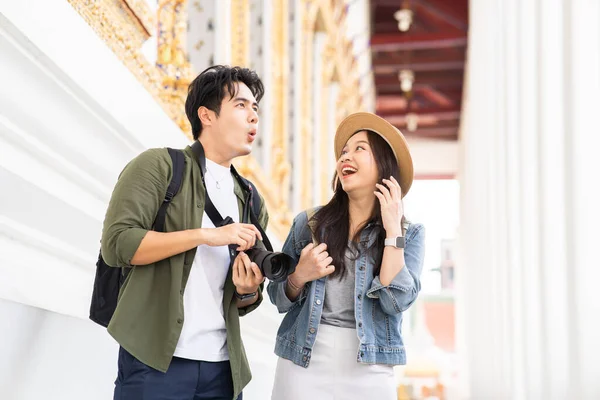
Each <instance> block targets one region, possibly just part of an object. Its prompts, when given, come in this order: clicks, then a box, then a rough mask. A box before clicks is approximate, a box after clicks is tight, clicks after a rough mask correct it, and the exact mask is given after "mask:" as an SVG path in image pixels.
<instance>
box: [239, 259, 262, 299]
mask: <svg viewBox="0 0 600 400" xmlns="http://www.w3.org/2000/svg"><path fill="white" fill-rule="evenodd" d="M232 278H233V284H234V285H235V288H236V291H237V292H238V293H239V294H250V293H254V292H256V291H257V290H258V287H259V285H260V284H261V283H263V282H264V281H265V277H264V276H263V275H262V274H261V273H260V269H259V268H258V265H256V263H253V262H251V261H250V257H248V255H247V254H246V253H244V252H240V253H239V254H238V255H237V257H236V258H235V260H234V261H233V271H232Z"/></svg>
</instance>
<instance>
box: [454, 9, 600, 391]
mask: <svg viewBox="0 0 600 400" xmlns="http://www.w3.org/2000/svg"><path fill="white" fill-rule="evenodd" d="M469 12H470V15H471V21H470V27H469V55H468V70H467V75H466V82H465V83H466V86H465V110H464V111H465V112H464V114H463V121H462V127H461V144H462V151H463V165H462V169H461V173H460V178H461V185H462V192H461V203H462V204H461V216H462V224H461V225H462V226H461V235H460V238H461V263H460V264H459V268H458V269H457V280H458V282H457V290H458V300H457V307H458V310H457V313H458V321H459V322H460V325H459V328H458V332H457V334H458V344H457V347H458V349H459V352H460V353H461V356H462V361H463V362H462V363H461V366H462V367H463V368H462V374H463V375H462V376H463V379H464V383H465V388H466V389H467V390H466V391H465V393H464V398H472V399H479V398H486V399H496V398H497V399H506V398H510V399H527V400H529V399H565V398H573V399H575V398H576V399H584V400H585V399H595V398H600V380H598V379H597V373H594V371H596V372H597V370H598V367H597V359H598V355H600V351H599V350H600V349H599V347H600V345H599V344H598V340H597V338H598V337H600V333H599V328H598V325H599V324H598V323H597V322H596V321H597V320H598V318H597V316H598V315H599V309H598V303H599V302H598V296H597V294H596V292H597V289H595V287H596V284H597V282H599V281H600V279H599V277H600V272H599V267H598V261H597V260H598V255H597V254H595V252H594V251H593V250H594V249H595V247H592V246H594V245H595V246H596V247H597V243H596V242H597V241H598V238H600V235H599V234H598V226H600V212H599V211H598V204H600V201H599V199H598V197H599V195H597V194H593V193H598V190H596V189H595V188H593V187H591V186H592V185H594V184H595V183H594V182H597V181H598V177H597V174H598V173H599V172H600V156H599V155H598V148H599V147H600V146H598V144H599V143H598V142H599V140H598V133H600V129H599V128H598V126H597V121H596V117H597V114H598V112H599V111H600V100H599V98H598V95H597V93H598V92H599V91H600V62H599V59H600V30H599V28H598V25H599V23H600V6H599V5H598V2H597V1H595V0H573V1H566V0H547V1H546V0H544V1H543V2H542V1H538V2H521V1H518V0H506V1H500V0H497V1H492V0H490V1H487V2H476V1H472V2H471V4H470V9H469ZM594 196H595V197H594ZM592 238H595V239H592ZM594 266H595V267H594Z"/></svg>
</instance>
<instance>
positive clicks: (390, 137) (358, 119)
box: [334, 112, 414, 197]
mask: <svg viewBox="0 0 600 400" xmlns="http://www.w3.org/2000/svg"><path fill="white" fill-rule="evenodd" d="M366 130H368V131H372V132H375V133H377V134H378V135H379V136H381V137H382V138H383V139H385V141H386V142H387V143H388V144H389V145H390V147H391V148H392V151H393V152H394V155H395V156H396V161H397V162H398V166H399V167H400V182H398V183H399V184H400V187H401V188H402V197H404V196H406V194H407V193H408V191H409V190H410V187H411V186H412V182H413V178H414V169H413V162H412V157H411V155H410V150H409V148H408V143H407V142H406V139H405V138H404V135H403V134H402V132H400V131H399V130H398V129H397V128H395V127H394V126H393V125H392V124H390V123H389V122H387V121H386V120H385V119H383V118H381V117H379V116H377V115H375V114H372V113H368V112H359V113H355V114H351V115H349V116H348V117H346V118H345V119H344V120H343V121H342V122H341V123H340V125H339V126H338V128H337V131H336V133H335V141H334V151H335V158H336V160H337V159H338V158H339V157H340V155H341V154H342V150H343V149H344V146H345V145H346V142H347V141H348V139H350V138H351V137H352V136H353V135H354V134H356V133H357V132H360V131H366Z"/></svg>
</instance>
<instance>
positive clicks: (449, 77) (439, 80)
mask: <svg viewBox="0 0 600 400" xmlns="http://www.w3.org/2000/svg"><path fill="white" fill-rule="evenodd" d="M449 72H450V73H443V72H440V73H437V74H430V73H427V72H424V73H419V74H415V83H414V84H413V87H416V86H418V85H431V86H446V87H459V88H462V86H463V73H462V71H449ZM385 85H395V86H396V87H397V88H398V89H400V81H399V80H398V74H397V72H396V73H395V74H375V86H377V87H379V86H385Z"/></svg>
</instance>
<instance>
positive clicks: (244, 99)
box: [233, 97, 259, 108]
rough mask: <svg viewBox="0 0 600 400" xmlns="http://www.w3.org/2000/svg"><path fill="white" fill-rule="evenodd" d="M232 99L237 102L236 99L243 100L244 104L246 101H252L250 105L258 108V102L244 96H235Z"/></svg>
mask: <svg viewBox="0 0 600 400" xmlns="http://www.w3.org/2000/svg"><path fill="white" fill-rule="evenodd" d="M233 101H234V102H237V101H243V102H244V103H246V104H247V103H252V105H253V106H256V108H259V105H258V103H257V102H255V101H254V102H253V101H251V100H250V99H247V98H245V97H236V98H235V99H233Z"/></svg>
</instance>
